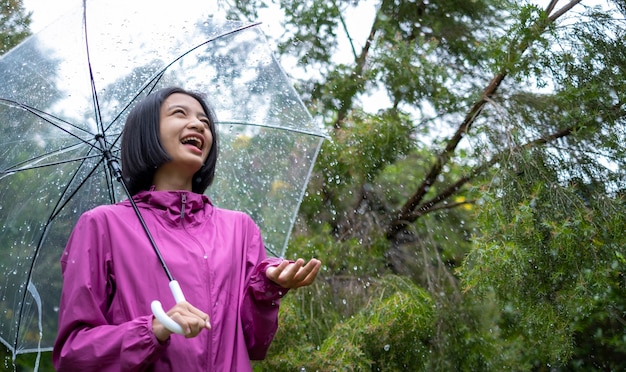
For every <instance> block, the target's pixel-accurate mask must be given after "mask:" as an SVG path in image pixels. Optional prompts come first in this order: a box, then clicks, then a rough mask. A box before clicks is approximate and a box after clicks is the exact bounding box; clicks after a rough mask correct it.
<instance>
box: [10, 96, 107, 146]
mask: <svg viewBox="0 0 626 372" xmlns="http://www.w3.org/2000/svg"><path fill="white" fill-rule="evenodd" d="M0 102H5V103H8V104H10V105H13V106H17V107H19V108H21V109H23V110H25V111H28V112H30V113H31V114H33V115H35V116H37V117H38V118H40V119H41V120H44V121H45V122H47V123H48V124H51V125H53V126H54V127H56V128H58V129H60V130H62V131H63V132H65V133H67V134H69V135H70V136H72V137H74V138H76V139H77V140H79V141H81V142H83V143H84V144H86V145H89V146H91V147H95V145H93V144H92V143H90V142H89V141H87V140H85V139H84V138H82V137H80V136H78V135H76V134H74V133H72V132H70V131H69V130H68V129H67V128H64V127H63V126H61V125H59V124H57V123H55V122H54V121H53V120H50V118H52V119H54V120H56V121H59V122H61V123H63V124H65V125H69V126H71V127H72V128H74V129H77V130H79V131H81V132H83V133H85V134H89V135H91V134H92V133H91V132H89V131H87V130H85V129H83V128H80V127H79V126H77V125H75V124H72V123H70V122H68V121H65V120H63V119H61V118H59V117H57V116H54V115H52V114H49V113H47V112H45V111H41V110H39V109H36V108H34V107H32V106H29V105H27V104H24V103H20V102H17V101H13V100H10V99H6V98H0Z"/></svg>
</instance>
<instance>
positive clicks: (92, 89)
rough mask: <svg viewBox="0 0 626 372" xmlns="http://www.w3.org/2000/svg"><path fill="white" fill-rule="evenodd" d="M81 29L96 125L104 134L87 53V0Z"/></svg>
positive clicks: (89, 54) (89, 56)
mask: <svg viewBox="0 0 626 372" xmlns="http://www.w3.org/2000/svg"><path fill="white" fill-rule="evenodd" d="M83 29H84V30H85V51H86V52H87V66H88V67H89V80H90V83H91V99H92V100H93V109H94V111H95V112H94V114H95V117H96V125H97V127H98V129H99V130H100V133H102V134H104V126H103V125H102V114H101V113H100V103H99V101H98V92H97V90H96V81H95V79H94V77H93V68H92V67H91V53H89V38H88V36H87V0H83Z"/></svg>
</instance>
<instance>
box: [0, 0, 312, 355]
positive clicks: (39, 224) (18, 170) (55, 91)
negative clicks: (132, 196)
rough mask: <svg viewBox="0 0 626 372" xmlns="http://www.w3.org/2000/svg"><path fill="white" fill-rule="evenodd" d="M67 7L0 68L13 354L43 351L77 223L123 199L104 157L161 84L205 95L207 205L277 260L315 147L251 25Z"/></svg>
mask: <svg viewBox="0 0 626 372" xmlns="http://www.w3.org/2000/svg"><path fill="white" fill-rule="evenodd" d="M191 3H193V2H191ZM78 5H80V6H77V10H76V12H74V13H71V14H68V15H66V16H64V17H62V18H61V19H59V21H57V22H56V23H53V24H52V25H50V26H48V27H47V28H46V29H44V30H43V31H41V32H40V33H38V34H37V35H35V36H33V37H31V38H29V39H27V40H26V41H25V42H24V43H22V44H21V45H19V46H17V47H16V48H14V49H13V50H11V51H10V52H8V53H7V54H6V55H4V56H3V57H2V58H0V275H1V276H0V340H1V341H2V342H3V343H4V344H5V345H6V346H7V347H8V348H9V349H11V351H12V352H13V353H14V355H16V354H20V353H27V352H35V351H45V350H51V347H52V345H53V343H54V339H55V337H56V326H57V312H58V308H57V306H58V301H59V297H60V291H61V285H62V278H61V270H60V264H59V259H60V255H61V253H62V251H63V248H64V246H65V243H66V241H67V238H68V236H69V234H70V232H71V229H72V228H73V226H74V224H75V222H76V220H77V219H78V217H79V215H80V214H81V213H82V212H83V211H85V210H88V209H91V208H93V207H95V206H97V205H99V204H105V203H114V202H116V201H120V200H121V199H123V198H125V197H126V196H125V195H124V193H123V192H122V188H121V187H120V185H119V184H118V183H117V182H116V181H115V179H114V177H113V176H112V175H111V173H110V171H109V169H108V168H107V165H106V163H105V161H104V153H105V152H110V154H112V156H113V158H119V143H120V134H121V131H122V127H123V124H124V121H125V118H126V115H127V113H128V112H129V111H130V109H131V108H132V107H133V105H134V103H135V102H136V101H138V100H140V99H141V98H143V97H145V96H146V95H147V94H148V93H150V92H152V91H154V90H156V89H159V88H162V87H165V86H172V85H175V86H181V87H183V88H186V89H190V90H194V91H198V92H203V93H205V94H206V96H207V101H208V102H209V104H210V105H211V106H212V108H213V109H214V110H215V113H216V116H217V119H218V125H217V127H218V133H219V136H220V138H219V139H220V146H221V147H220V154H219V159H218V165H217V169H216V178H215V182H214V184H213V186H211V187H210V188H209V189H208V190H207V194H208V195H209V196H210V198H211V200H212V201H213V202H214V204H216V205H217V206H220V207H223V208H228V209H236V210H242V211H244V212H247V213H248V214H250V215H251V216H252V218H253V219H254V220H255V221H256V222H257V223H258V224H259V226H260V227H261V230H262V232H263V235H264V240H265V243H266V245H267V248H268V251H269V254H270V255H282V254H284V251H285V248H286V242H287V239H288V237H289V233H290V231H291V228H292V225H293V221H294V218H295V215H296V213H297V209H298V207H299V204H300V202H301V199H302V196H303V192H304V188H305V186H306V182H307V181H308V177H309V174H310V170H311V168H312V166H313V163H314V161H315V157H316V156H317V152H318V150H319V147H320V145H321V142H322V140H323V138H324V133H323V132H322V131H321V129H320V128H319V127H318V126H316V125H315V124H314V123H313V121H312V120H311V117H310V115H309V113H308V111H307V110H306V108H305V107H304V105H303V104H302V102H301V100H300V98H299V96H298V95H297V93H296V92H295V91H294V89H293V87H292V85H291V84H290V82H289V80H288V79H287V78H286V76H285V74H284V72H283V70H282V69H281V67H280V65H279V64H278V63H277V61H276V60H275V59H274V57H273V56H272V54H271V52H270V51H269V50H268V48H267V45H266V40H265V38H264V36H263V34H262V32H261V31H260V30H259V27H258V24H255V23H242V22H226V21H218V20H216V19H213V18H212V17H211V16H210V15H208V14H206V12H203V10H202V9H198V8H199V6H198V5H197V2H196V4H185V1H184V0H179V1H177V2H176V7H171V6H168V7H166V8H158V7H157V6H155V3H146V2H143V1H89V2H85V3H83V4H78ZM99 142H100V143H104V144H105V148H104V149H102V148H100V146H99V144H98V143H99ZM147 259H151V258H147ZM154 259H156V257H155V258H154ZM147 311H149V310H148V309H147Z"/></svg>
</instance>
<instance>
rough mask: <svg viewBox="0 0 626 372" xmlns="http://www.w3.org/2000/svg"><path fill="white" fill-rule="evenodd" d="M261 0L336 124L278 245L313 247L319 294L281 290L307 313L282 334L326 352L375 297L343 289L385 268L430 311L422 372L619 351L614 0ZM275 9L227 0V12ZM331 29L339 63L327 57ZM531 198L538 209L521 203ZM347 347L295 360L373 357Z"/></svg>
mask: <svg viewBox="0 0 626 372" xmlns="http://www.w3.org/2000/svg"><path fill="white" fill-rule="evenodd" d="M272 3H274V5H279V6H280V8H281V9H282V10H283V12H284V29H285V33H284V36H283V38H282V39H281V42H280V43H279V45H278V52H279V54H280V55H282V56H284V57H285V58H293V57H295V58H297V59H298V61H299V63H300V65H299V66H300V67H301V69H302V72H301V73H299V74H298V75H297V76H303V77H302V78H300V79H298V80H297V87H298V88H299V90H300V92H301V93H302V95H303V97H304V99H305V101H306V103H307V104H308V106H309V108H310V110H311V112H312V113H313V114H314V115H315V116H317V117H318V118H320V119H321V120H323V121H324V122H325V124H326V125H327V127H328V129H329V132H330V133H331V136H332V140H331V141H328V142H327V143H326V144H325V146H324V148H323V149H322V153H321V154H320V157H319V160H318V163H317V167H316V171H315V173H314V175H313V177H312V180H311V183H310V185H309V189H308V193H307V197H306V199H305V201H304V203H303V205H302V208H301V213H300V221H299V225H298V226H297V229H296V231H295V232H294V239H293V240H292V242H291V245H290V251H289V252H291V253H293V254H294V255H296V254H297V255H307V254H313V255H316V256H318V257H321V258H322V259H323V260H324V262H325V271H324V272H323V277H322V278H321V279H322V281H323V282H324V283H326V285H323V286H321V289H318V291H321V292H317V293H316V294H317V295H318V296H319V297H320V298H324V300H323V301H324V303H323V304H322V303H318V301H317V300H315V299H314V298H312V297H311V295H310V293H302V294H299V293H298V292H296V293H295V294H290V296H288V297H287V298H286V300H285V302H286V303H287V307H288V308H289V309H291V301H295V302H297V303H300V302H302V303H304V301H305V300H308V301H312V303H311V304H310V305H309V306H310V307H311V308H313V307H315V308H316V309H315V310H311V308H309V309H301V313H299V316H300V318H299V319H300V321H302V322H304V323H305V324H307V326H301V327H300V328H298V329H294V328H290V327H289V326H287V327H284V328H283V329H284V330H285V331H286V332H289V334H293V332H295V331H299V332H306V331H305V330H307V329H311V328H315V329H316V330H315V333H316V336H315V340H314V342H313V345H315V346H316V347H317V348H320V352H321V349H322V348H323V345H328V343H332V342H333V341H332V340H333V337H335V338H334V340H335V341H336V342H337V343H338V345H336V346H337V347H340V346H341V345H342V343H343V344H345V342H344V341H343V339H341V338H336V336H335V335H334V333H333V332H332V330H333V329H335V327H336V326H337V325H338V324H343V323H346V322H349V319H353V318H352V317H358V316H359V315H358V314H361V312H362V311H363V310H364V309H366V308H367V306H371V304H373V303H377V304H379V303H381V302H378V301H384V299H380V298H378V297H377V296H376V294H375V293H367V292H363V291H356V292H355V294H354V295H353V296H350V294H349V293H348V294H346V293H345V291H344V290H341V289H338V288H337V287H336V286H337V283H341V285H342V286H344V287H350V286H347V284H346V283H353V285H352V286H351V287H352V288H356V287H358V285H357V284H358V283H370V282H371V278H378V277H381V276H382V277H384V276H386V275H388V274H390V273H391V274H394V275H400V276H403V277H408V278H410V279H412V283H413V284H414V285H417V286H418V287H421V288H423V289H425V290H427V292H428V295H429V297H430V299H431V300H432V301H433V303H434V304H435V305H434V306H436V308H437V309H438V310H439V311H437V312H436V314H435V315H434V316H435V319H434V320H433V322H434V327H433V328H432V330H433V331H432V333H427V332H426V333H427V334H429V335H430V336H429V343H428V344H429V347H430V354H429V355H431V356H432V357H431V359H430V360H429V361H428V362H427V363H426V364H424V366H426V367H425V368H426V369H436V370H454V369H466V370H467V369H475V370H497V369H501V368H512V369H515V370H528V369H532V368H543V367H545V366H546V365H547V364H550V365H551V366H556V367H559V366H561V367H563V368H566V367H567V368H593V367H590V366H591V365H589V364H585V363H588V360H587V359H586V358H587V357H586V356H585V355H587V356H588V355H590V353H594V352H597V357H601V356H602V355H622V354H620V353H622V352H623V351H622V350H623V346H621V345H622V344H623V340H621V339H620V338H619V337H620V336H619V335H620V334H623V330H624V325H623V324H624V323H623V322H621V320H623V317H624V316H623V313H622V312H621V311H622V310H621V309H623V308H624V307H623V301H621V300H620V298H623V296H621V292H620V291H621V289H620V288H621V286H622V285H623V284H621V282H620V278H621V275H622V274H621V273H622V271H623V266H622V264H621V262H622V261H621V260H622V258H621V257H624V252H622V248H620V247H622V246H623V240H622V239H623V238H622V235H620V234H618V233H619V230H620V229H621V228H622V227H623V221H622V220H621V219H620V218H619V217H615V215H619V214H620V213H622V214H623V209H622V208H623V206H622V205H623V201H622V199H620V198H622V197H623V196H619V195H621V194H619V193H618V190H623V189H624V181H626V179H625V177H624V146H623V144H624V143H626V136H625V134H626V133H625V126H624V124H625V122H624V118H625V106H624V100H625V98H626V97H625V95H624V94H625V93H624V92H625V90H624V81H626V80H625V79H624V77H625V76H624V74H625V72H626V70H624V67H623V66H626V60H625V57H626V55H625V53H624V51H625V50H626V49H625V48H624V46H625V45H624V41H623V40H624V31H625V24H624V21H623V19H624V18H623V14H620V12H619V10H620V9H621V10H622V11H623V3H621V2H615V3H614V4H613V5H614V6H613V7H612V8H611V7H606V6H605V7H604V8H603V7H600V6H599V5H598V4H596V3H595V2H590V1H589V2H587V1H581V0H573V1H558V0H553V1H545V2H541V3H537V4H534V3H531V2H519V1H510V2H509V1H480V0H479V1H472V2H467V1H455V0H447V1H437V2H433V1H386V0H381V1H375V2H374V1H372V2H340V1H330V2H329V1H315V0H313V1H306V2H302V1H288V0H285V1H275V2H272ZM272 3H270V2H263V1H246V2H235V5H237V7H238V10H237V11H233V12H232V16H244V17H250V18H254V17H256V16H257V14H256V13H255V12H256V11H257V10H258V9H262V7H263V6H271V5H272ZM538 4H539V5H538ZM603 5H611V4H603ZM363 7H373V8H374V13H375V15H374V17H373V18H372V19H371V23H369V25H370V31H369V33H367V34H366V35H364V36H363V37H362V39H360V40H358V39H357V38H356V36H355V35H353V34H351V33H350V32H351V29H350V27H349V24H350V22H349V21H351V17H359V15H358V14H357V13H356V12H355V9H359V8H363ZM359 22H361V23H363V22H369V21H368V20H367V19H364V18H361V19H359ZM341 40H343V41H347V43H348V45H349V46H350V47H351V49H350V50H351V52H352V54H351V58H350V61H348V62H346V58H343V59H342V60H341V62H337V58H336V54H337V53H338V48H339V45H340V41H341ZM371 95H377V97H380V98H379V99H378V102H377V103H378V104H379V105H378V107H376V111H373V110H371V108H370V107H367V105H366V103H365V102H371V101H368V100H367V97H368V96H371ZM385 102H387V104H385ZM598 185H602V187H598ZM577 187H578V188H579V189H576V188H577ZM581 188H582V189H584V190H585V192H586V193H587V195H586V197H585V198H586V199H584V198H581V197H579V196H577V195H579V193H580V192H582V191H581V190H580V189H581ZM574 196H576V198H574ZM533 198H534V199H533ZM533 200H535V203H539V204H540V205H541V209H538V210H533V209H532V208H530V210H529V211H527V210H526V209H524V208H527V209H528V207H524V206H525V205H527V204H529V203H531V202H532V201H533ZM585 200H587V201H588V202H587V203H588V204H584V201H585ZM594 200H597V201H598V203H596V204H594V203H593V202H592V201H594ZM581 203H583V204H581ZM589 203H591V204H589ZM620 203H621V204H620ZM537 208H538V207H537ZM510 229H513V230H514V231H510ZM518 230H520V231H518ZM566 232H567V234H569V235H567V236H568V239H560V237H562V236H566ZM524 234H527V235H524ZM564 234H565V235H564ZM554 235H556V236H557V237H556V238H555V237H554ZM320 236H323V238H321V237H320ZM588 239H591V243H590V244H591V245H592V246H593V249H591V250H589V251H588V250H587V248H588V246H586V245H585V244H589V242H590V241H589V240H588ZM593 239H598V241H597V242H596V241H594V240H593ZM496 246H497V247H502V248H501V249H503V250H504V251H503V252H502V253H500V251H498V254H499V255H497V256H496V257H488V256H489V254H491V253H492V251H493V250H494V249H495V248H494V247H496ZM555 250H556V252H559V254H557V255H556V256H555V255H554V254H551V253H549V252H551V251H555ZM561 252H562V253H563V254H564V255H565V257H561ZM574 252H578V253H576V254H574ZM500 255H505V258H506V260H504V261H502V262H501V261H499V260H498V258H499V257H500ZM507 255H508V256H507ZM528 259H531V260H532V263H529V262H528ZM577 260H578V263H579V265H578V266H576V265H575V263H576V262H577ZM464 262H466V263H465V264H463V263H464ZM583 262H584V264H582V263H583ZM535 267H536V268H535ZM496 268H497V270H496ZM460 274H461V275H460ZM511 275H518V276H519V278H517V277H516V278H515V279H511V278H510V276H511ZM533 275H534V276H533ZM337 278H341V281H338V280H337ZM525 278H529V281H528V282H526V281H525ZM531 279H532V280H531ZM572 281H574V282H572ZM498 285H500V287H498ZM600 288H602V290H601V289H600ZM607 288H611V289H610V290H609V289H607ZM463 289H465V290H463ZM303 292H307V291H303ZM588 295H594V296H595V295H597V296H599V297H598V300H597V301H596V300H594V301H587V300H588V298H587V297H586V296H588ZM361 297H365V299H363V298H361ZM345 301H347V303H348V305H347V306H346V305H343V303H344V302H345ZM329 304H330V305H329ZM302 306H303V307H304V306H305V305H302ZM337 309H341V311H339V310H337ZM606 309H609V310H606ZM309 310H310V311H309ZM318 313H319V314H318ZM311 314H317V315H316V316H313V315H311ZM320 314H322V315H320ZM414 315H415V317H416V318H415V320H416V322H417V323H419V322H418V319H419V317H420V315H419V312H415V314H414ZM322 316H323V317H325V318H327V319H328V320H327V321H324V322H320V321H319V318H320V317H322ZM351 325H352V326H356V325H355V324H354V323H351ZM372 326H373V324H372ZM610 326H617V327H618V328H617V331H615V330H611V328H610ZM358 327H364V328H367V327H368V324H359V325H358ZM319 328H322V329H319ZM303 329H304V330H303ZM598 330H604V331H603V333H598V332H599V331H598ZM540 331H541V332H540ZM281 332H282V331H281ZM594 332H595V333H594ZM598 334H600V335H599V336H598ZM377 335H378V336H380V339H381V340H382V339H383V335H382V334H377ZM604 335H606V337H605V336H604ZM372 337H374V338H375V337H377V336H372ZM575 340H576V342H575ZM580 340H585V342H584V343H581V342H580ZM279 345H282V346H276V347H277V348H280V349H277V350H276V349H275V350H274V352H275V355H276V356H277V357H278V356H279V355H281V354H288V355H291V356H292V359H295V360H310V359H309V358H310V356H311V354H310V349H305V350H299V351H298V350H297V348H296V347H292V348H289V347H287V346H286V345H283V344H279ZM345 345H346V347H348V345H347V344H345ZM577 345H578V346H577ZM324 347H326V346H324ZM577 348H578V349H577ZM392 352H398V353H410V352H411V351H410V350H408V349H404V350H400V349H394V350H393V351H392ZM313 354H314V355H316V354H315V352H314V353H313ZM357 354H358V355H361V357H362V359H358V358H357V359H358V360H350V361H346V364H344V365H343V366H342V367H339V366H337V365H336V366H333V367H332V368H331V367H328V366H324V365H323V364H316V365H315V366H312V365H309V366H307V367H308V368H307V369H309V368H310V369H316V368H318V369H322V370H324V369H325V368H327V367H328V368H329V369H354V370H364V369H372V370H376V369H378V368H380V367H379V364H378V363H377V360H376V359H375V358H373V357H372V356H370V355H368V354H367V353H365V352H363V351H362V350H361V352H360V353H357ZM591 355H593V354H591ZM597 366H600V365H597ZM597 366H596V367H597ZM601 366H602V367H604V368H619V367H618V366H617V365H616V364H604V365H601ZM259 368H263V366H260V367H259Z"/></svg>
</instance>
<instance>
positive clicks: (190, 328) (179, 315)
mask: <svg viewBox="0 0 626 372" xmlns="http://www.w3.org/2000/svg"><path fill="white" fill-rule="evenodd" d="M167 315H168V316H169V317H170V318H172V320H173V321H175V322H176V323H178V324H179V325H180V326H181V328H182V329H183V334H184V336H185V337H187V338H192V337H196V336H197V335H198V334H199V333H200V332H202V330H203V329H211V324H210V322H209V316H208V315H207V314H206V313H204V312H202V311H201V310H199V309H197V308H195V307H194V306H192V305H191V304H190V303H188V302H181V303H178V304H176V305H174V306H173V307H172V308H171V309H169V310H168V311H167ZM152 331H153V332H154V334H155V335H156V336H157V338H158V339H159V340H160V341H164V340H165V339H167V338H168V337H169V336H170V334H171V332H170V331H169V330H167V328H165V327H164V326H163V325H162V324H161V322H159V321H158V320H157V319H156V318H155V319H154V320H153V321H152Z"/></svg>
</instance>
